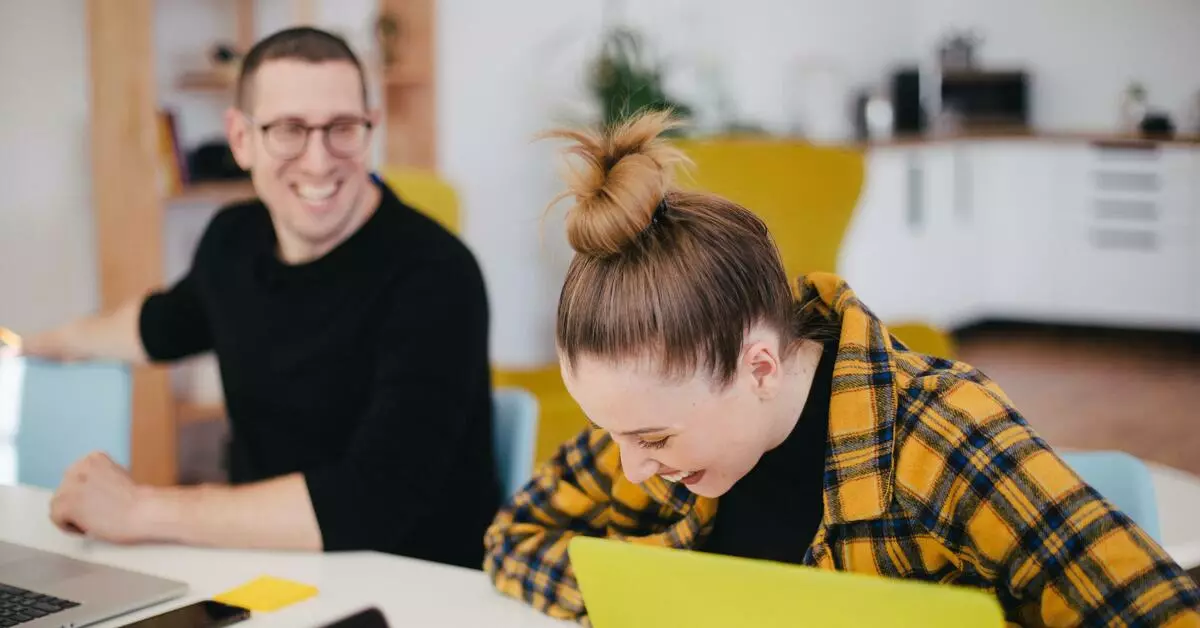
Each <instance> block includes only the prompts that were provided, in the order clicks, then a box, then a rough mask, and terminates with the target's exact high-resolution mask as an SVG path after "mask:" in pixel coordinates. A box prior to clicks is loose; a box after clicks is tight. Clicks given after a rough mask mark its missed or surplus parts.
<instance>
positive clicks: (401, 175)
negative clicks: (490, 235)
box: [380, 167, 462, 235]
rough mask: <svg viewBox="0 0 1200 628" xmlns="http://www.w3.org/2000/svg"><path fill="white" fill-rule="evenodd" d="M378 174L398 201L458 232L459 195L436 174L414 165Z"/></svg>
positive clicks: (386, 168) (387, 168)
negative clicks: (394, 193)
mask: <svg viewBox="0 0 1200 628" xmlns="http://www.w3.org/2000/svg"><path fill="white" fill-rule="evenodd" d="M380 176H382V177H383V180H384V181H385V182H387V184H388V187H390V188H392V190H393V191H395V192H396V194H397V195H398V196H399V197H400V199H401V200H403V201H404V202H406V203H408V204H409V205H412V206H413V207H414V208H416V209H418V210H420V211H422V212H423V213H425V214H427V215H428V216H429V217H431V218H433V219H434V220H436V221H438V222H439V223H441V224H442V226H444V227H445V228H446V229H448V230H449V231H450V232H451V233H453V234H456V235H459V234H460V229H461V228H462V224H461V219H460V216H459V210H458V194H457V193H455V191H454V188H453V187H451V186H450V184H449V183H447V182H446V181H445V180H443V179H441V178H440V177H438V176H437V174H435V173H433V172H430V171H427V170H418V169H415V168H399V167H385V168H383V170H382V171H381V172H380Z"/></svg>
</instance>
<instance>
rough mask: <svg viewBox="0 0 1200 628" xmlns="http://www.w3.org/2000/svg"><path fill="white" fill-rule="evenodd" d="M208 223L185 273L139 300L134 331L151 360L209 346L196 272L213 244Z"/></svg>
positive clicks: (165, 359)
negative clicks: (175, 280)
mask: <svg viewBox="0 0 1200 628" xmlns="http://www.w3.org/2000/svg"><path fill="white" fill-rule="evenodd" d="M218 220H221V217H220V216H218V217H217V218H214V221H213V223H210V225H209V227H208V229H207V230H206V231H205V234H204V236H203V237H202V238H201V240H200V243H199V244H198V245H197V247H196V253H195V255H193V257H192V267H191V268H190V269H189V270H188V273H187V274H186V275H185V276H184V277H183V278H182V279H180V280H179V281H177V282H176V283H175V284H174V285H172V286H171V287H169V288H167V289H165V290H160V291H157V292H154V293H152V294H150V295H149V296H148V297H146V300H145V301H143V302H142V308H141V312H140V314H139V316H138V333H139V335H140V336H141V339H142V346H143V347H144V348H145V350H146V355H148V356H149V357H150V359H151V360H152V361H155V362H168V361H172V360H179V359H182V358H186V357H190V356H193V355H196V354H199V353H203V352H205V351H209V350H211V349H212V348H213V337H212V329H211V327H210V325H209V318H208V314H207V312H206V310H205V307H204V300H203V295H202V293H201V283H200V279H199V275H200V274H201V273H203V272H204V260H205V259H206V258H207V257H208V254H207V252H208V249H210V248H212V246H213V237H214V236H213V232H214V228H215V223H216V222H217V221H218Z"/></svg>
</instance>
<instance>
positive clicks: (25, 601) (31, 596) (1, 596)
mask: <svg viewBox="0 0 1200 628" xmlns="http://www.w3.org/2000/svg"><path fill="white" fill-rule="evenodd" d="M76 606H79V604H78V603H76V602H71V601H68V600H60V599H58V598H56V597H54V596H51V595H42V594H40V593H37V592H34V591H26V590H25V589H18V588H17V587H10V586H8V585H6V584H0V628H9V627H10V626H19V625H21V624H23V623H25V622H30V621H33V620H35V619H41V618H43V617H45V616H46V615H51V614H53V613H57V612H59V611H65V610H67V609H68V608H74V607H76Z"/></svg>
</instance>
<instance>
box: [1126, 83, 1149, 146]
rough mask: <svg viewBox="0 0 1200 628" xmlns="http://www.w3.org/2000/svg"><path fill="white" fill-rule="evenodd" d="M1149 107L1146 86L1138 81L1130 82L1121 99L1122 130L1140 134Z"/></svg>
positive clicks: (1131, 133)
mask: <svg viewBox="0 0 1200 628" xmlns="http://www.w3.org/2000/svg"><path fill="white" fill-rule="evenodd" d="M1147 108H1148V105H1147V102H1146V88H1145V86H1143V85H1142V84H1141V83H1139V82H1136V81H1134V82H1133V83H1130V84H1129V87H1126V88H1125V93H1124V96H1123V97H1122V99H1121V122H1120V123H1121V132H1122V133H1128V134H1130V135H1136V134H1138V133H1139V132H1140V129H1141V126H1142V119H1143V118H1145V117H1146V110H1147Z"/></svg>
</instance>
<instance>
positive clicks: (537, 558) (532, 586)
mask: <svg viewBox="0 0 1200 628" xmlns="http://www.w3.org/2000/svg"><path fill="white" fill-rule="evenodd" d="M619 461H620V453H619V451H618V450H617V446H616V444H615V443H613V441H612V438H611V437H610V436H609V435H608V434H607V433H606V432H603V431H601V430H590V429H589V430H585V431H584V432H583V433H581V434H580V435H579V436H578V437H576V438H575V439H573V440H571V441H569V442H567V443H566V444H564V445H563V446H562V447H561V448H559V450H558V452H557V454H556V455H555V456H554V457H553V458H551V459H550V461H548V462H547V463H545V464H544V465H542V466H541V467H540V468H539V469H538V471H537V473H536V474H535V475H534V478H533V480H532V481H531V482H530V483H529V484H528V485H527V486H526V487H525V489H524V490H522V491H520V492H519V493H517V494H516V495H515V496H514V497H513V499H512V500H511V501H510V502H509V503H508V504H507V505H506V506H505V507H504V508H502V509H501V510H500V512H499V514H497V516H496V519H495V521H494V522H493V523H492V525H491V527H490V528H488V531H487V534H486V535H485V537H484V547H485V550H486V558H485V559H484V571H485V572H486V573H487V574H488V576H489V577H490V578H491V579H492V582H493V584H494V585H495V587H496V589H497V590H499V591H500V592H501V593H503V594H504V595H507V596H509V597H513V598H516V599H519V600H523V601H525V602H526V603H528V604H530V605H531V606H533V607H534V608H536V609H537V610H539V611H541V612H543V613H545V614H547V615H550V616H551V617H556V618H559V619H570V620H574V621H580V622H584V623H586V610H585V608H584V604H583V596H582V595H581V594H580V592H579V585H578V584H577V582H576V580H575V574H574V572H573V571H572V569H571V564H570V560H569V558H568V556H567V546H568V544H569V543H570V541H571V539H573V538H575V537H576V536H579V535H585V536H605V532H606V529H607V527H608V524H609V516H610V509H609V507H608V504H609V503H610V500H611V497H610V493H611V491H612V485H613V478H614V477H615V475H616V474H617V473H620V470H619Z"/></svg>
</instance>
